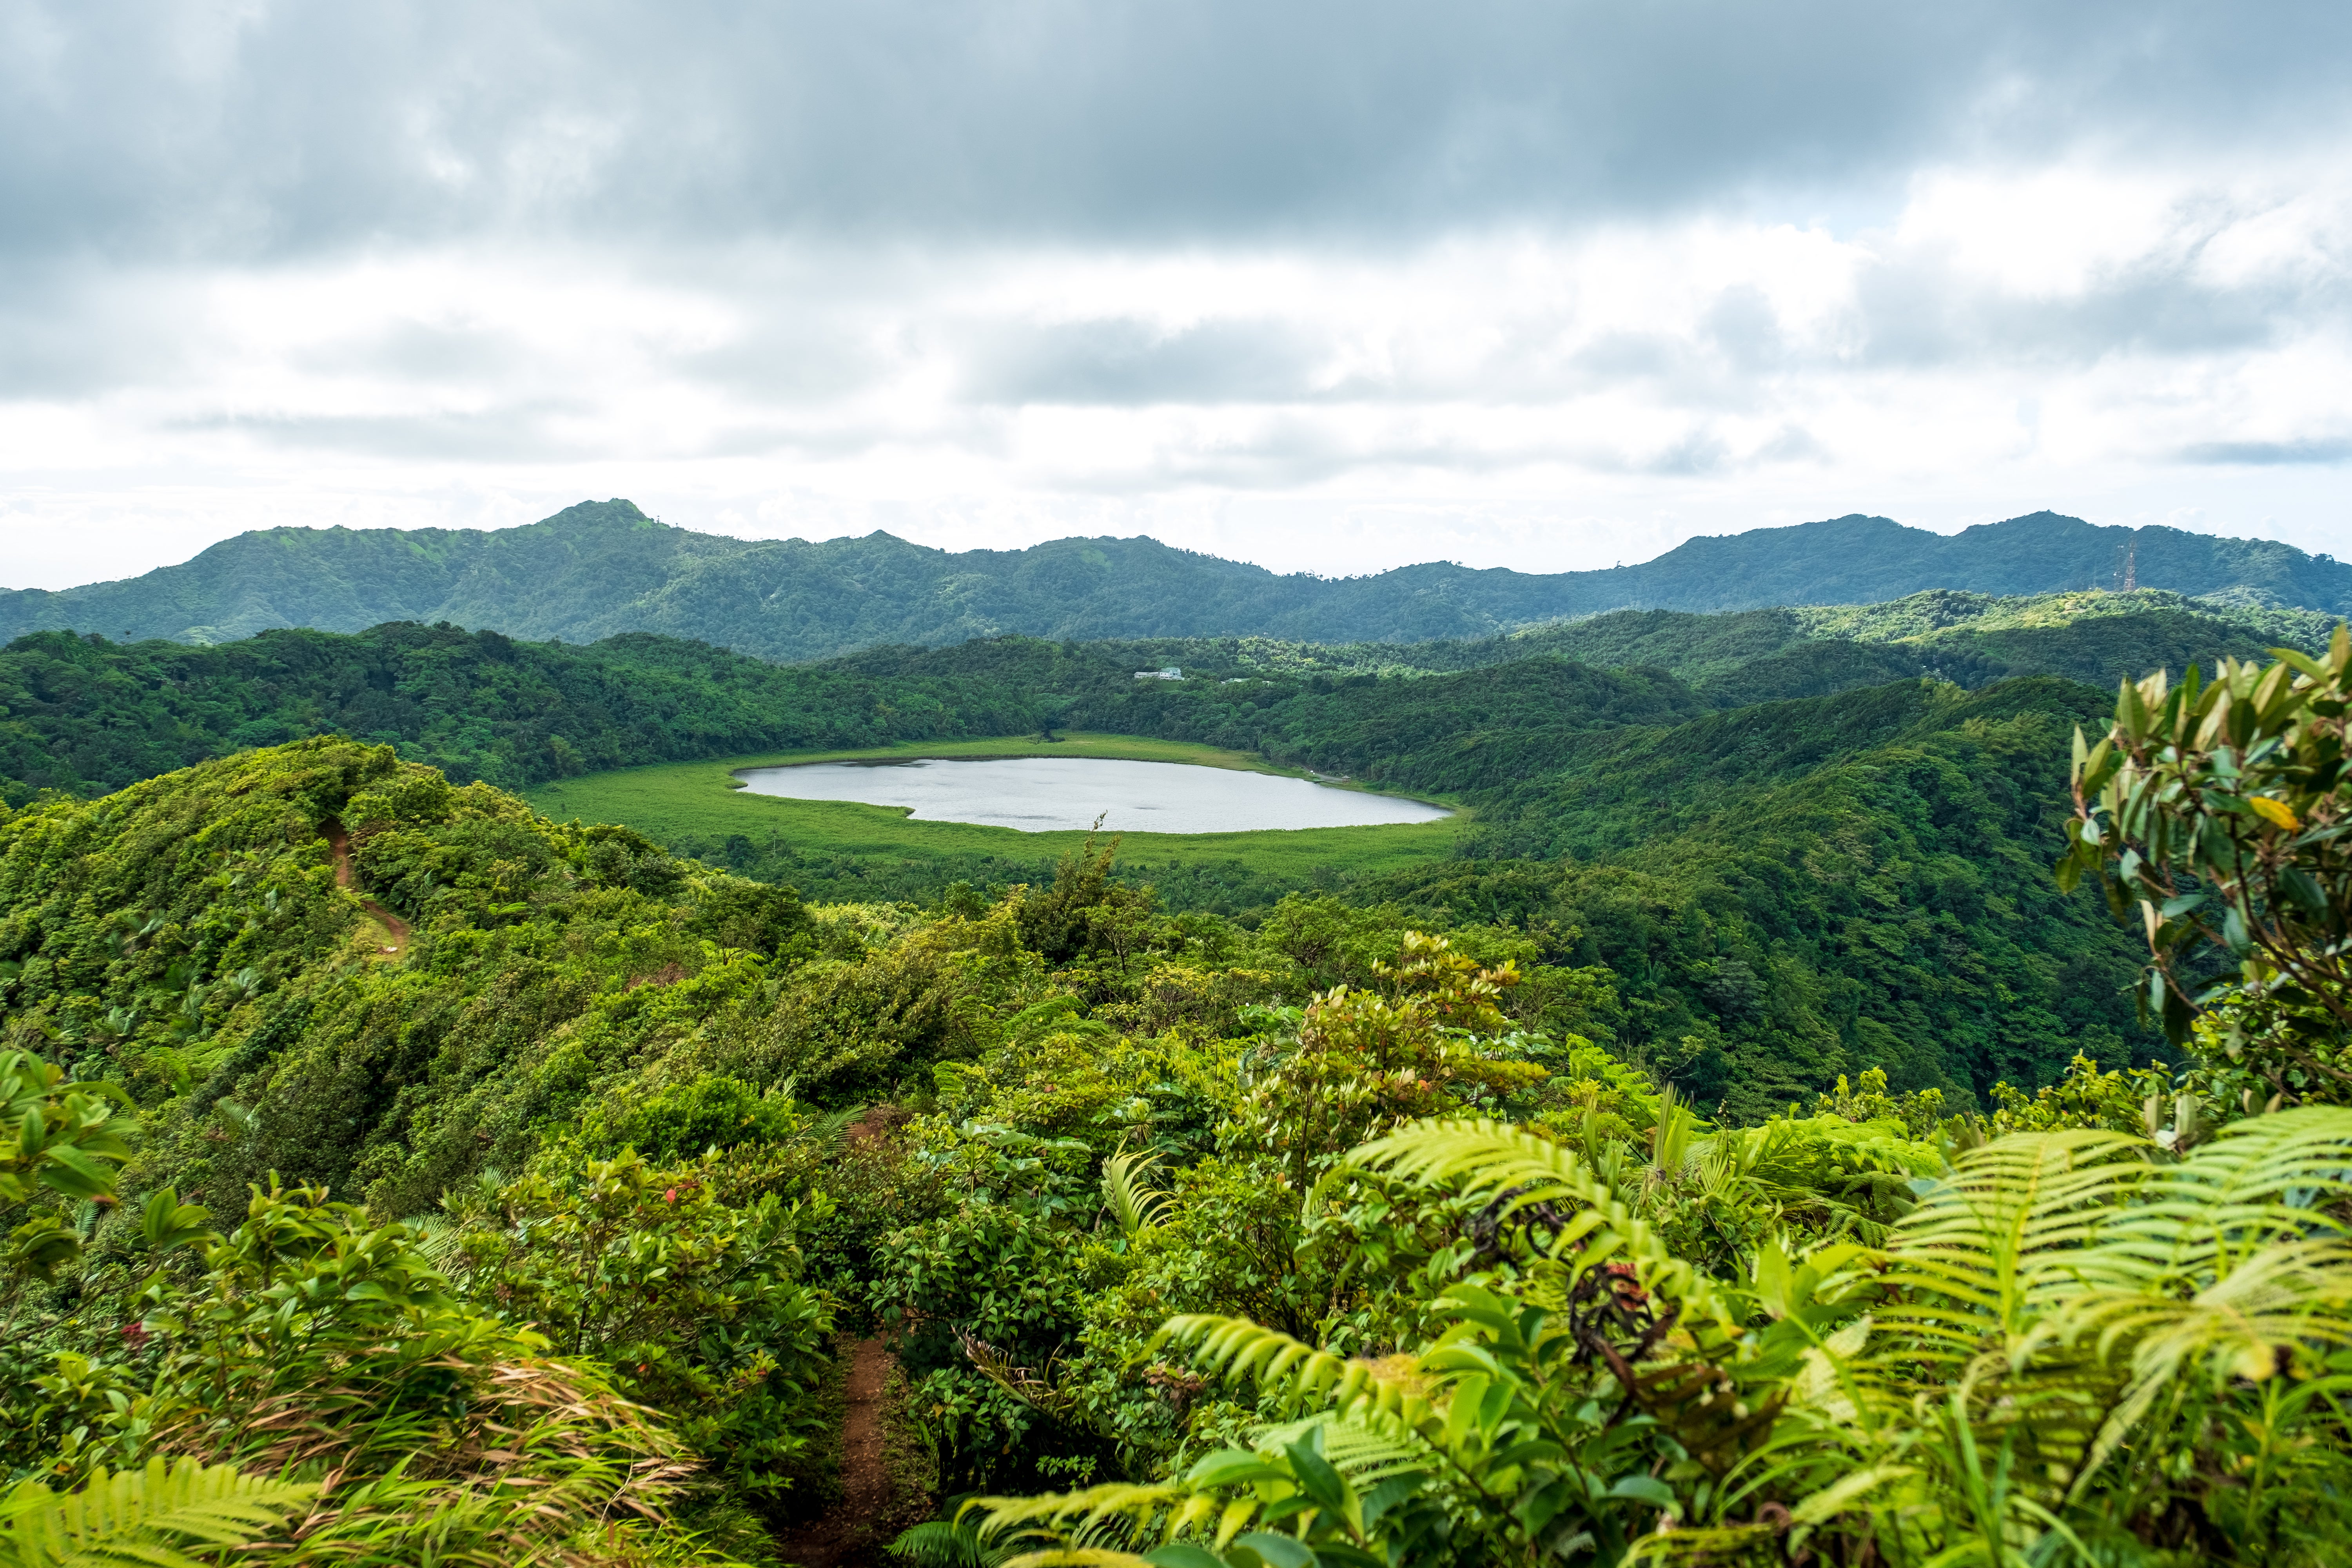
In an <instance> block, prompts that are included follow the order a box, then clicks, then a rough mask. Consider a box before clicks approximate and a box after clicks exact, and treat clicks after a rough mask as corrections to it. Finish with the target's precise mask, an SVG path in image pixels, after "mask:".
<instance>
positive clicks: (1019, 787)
mask: <svg viewBox="0 0 2352 1568" xmlns="http://www.w3.org/2000/svg"><path fill="white" fill-rule="evenodd" d="M735 776H736V777H737V778H739V779H741V780H742V781H743V787H744V788H746V789H748V790H750V791H751V793H752V794H754V795H785V796H788V797H790V798H791V799H793V800H856V801H864V802H865V803H866V804H867V805H903V806H911V807H913V808H914V815H915V816H916V817H918V818H919V819H920V820H922V821H925V822H978V823H985V824H987V825H988V826H992V827H1017V828H1020V829H1021V830H1022V831H1024V832H1025V833H1045V832H1048V831H1051V830H1053V829H1055V828H1072V827H1075V828H1086V827H1091V826H1094V821H1095V818H1096V817H1097V816H1101V817H1102V818H1103V827H1104V829H1105V830H1106V831H1114V832H1120V833H1240V832H1244V831H1248V830H1251V829H1256V828H1267V827H1365V826H1371V825H1373V824H1376V823H1384V822H1433V821H1435V820H1436V819H1437V818H1438V817H1441V816H1451V815H1452V813H1450V812H1448V811H1446V810H1444V808H1443V807H1441V806H1434V805H1423V804H1422V803H1421V802H1419V801H1417V800H1401V799H1399V798H1398V797H1397V796H1395V795H1363V794H1360V793H1359V792H1357V791H1355V790H1345V789H1332V788H1330V787H1329V786H1328V785H1326V784H1315V783H1312V782H1310V781H1308V780H1307V779H1283V778H1276V777H1274V776H1272V775H1271V774H1268V773H1237V772H1235V771H1234V770H1233V769H1230V768H1204V767H1194V766H1192V765H1189V764H1187V763H1129V762H1118V761H1114V760H1112V759H1109V758H1107V757H974V758H970V759H955V758H938V757H932V758H926V759H924V760H922V761H920V762H911V763H803V765H801V766H799V767H791V768H744V769H742V770H741V771H740V772H739V773H736V775H735Z"/></svg>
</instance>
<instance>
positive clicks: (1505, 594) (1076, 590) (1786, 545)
mask: <svg viewBox="0 0 2352 1568" xmlns="http://www.w3.org/2000/svg"><path fill="white" fill-rule="evenodd" d="M2126 540H2128V541H2129V542H2131V544H2132V547H2133V552H2134V554H2133V560H2134V572H2135V575H2136V579H2137V582H2138V583H2139V584H2141V585H2142V586H2146V587H2155V588H2168V589H2172V590H2175V591H2177V592H2179V593H2182V594H2189V595H2213V594H2228V595H2235V596H2237V597H2241V598H2243V599H2245V600H2246V601H2247V602H2249V603H2256V604H2264V605H2291V606H2302V607H2305V608H2310V609H2315V610H2320V611H2324V612H2326V613H2327V614H2331V615H2340V614H2344V613H2346V612H2347V610H2352V566H2347V565H2342V564H2339V563H2336V562H2333V561H2328V560H2326V559H2324V558H2319V557H2314V556H2311V555H2307V554H2305V553H2304V552H2302V551H2299V550H2295V549H2294V548H2292V547H2291V546H2287V545H2284V544H2279V543H2276V542H2271V541H2267V540H2231V539H2218V538H2214V537H2212V536H2210V535H2207V534H2198V533H2187V532H2183V531H2180V530H2178V529H2171V528H2142V529H2137V530H2133V529H2124V528H2101V527H2095V526H2094V525H2092V524H2091V523H2088V522H2085V521H2083V520H2082V519H2080V518H2074V517H2066V516H2063V515H2062V514H2060V513H2056V512H2051V511H2040V512H2032V513H2028V514H2026V515H2024V516H2021V517H2014V518H2009V519H2006V520H2004V521H2000V522H1996V523H1982V524H1979V525H1977V526H1974V527H1971V528H1967V529H1963V530H1962V531H1959V532H1958V533H1957V534H1950V535H1946V534H1939V533H1932V532H1929V531H1926V530H1924V529H1917V528H1911V527H1908V526H1906V525H1905V524H1903V523H1900V522H1897V521H1895V520H1893V519H1892V518H1886V517H1880V516H1876V515H1874V514H1870V513H1864V512H1850V513H1847V514H1846V515H1844V516H1843V517H1835V518H1825V519H1822V520H1819V521H1812V522H1804V523H1795V524H1790V525H1788V526H1784V527H1775V528H1761V529H1753V530H1750V531H1748V532H1745V533H1737V534H1724V535H1715V536H1710V537H1705V538H1698V539H1692V540H1687V541H1685V542H1683V543H1682V544H1680V545H1677V546H1676V547H1675V549H1673V550H1670V551H1668V552H1666V553H1664V555H1661V556H1659V557H1658V558H1656V559H1655V560H1653V561H1646V562H1642V563H1638V564H1635V565H1632V566H1622V567H1613V568H1611V569H1608V570H1605V571H1593V572H1561V573H1553V574H1535V573H1525V572H1515V571H1511V570H1509V569H1507V568H1502V567H1495V568H1488V569H1484V570H1477V571H1473V570H1469V569H1467V568H1463V567H1459V566H1454V565H1448V564H1445V563H1426V564H1423V565H1419V566H1407V567H1401V568H1398V569H1396V570H1394V571H1389V572H1381V573H1375V574H1370V575H1365V576H1358V577H1337V576H1335V577H1320V576H1314V575H1310V574H1304V573H1297V574H1287V575H1285V574H1276V573H1273V572H1269V571H1266V570H1265V568H1263V567H1258V566H1253V565H1248V564H1245V563H1239V562H1233V561H1225V560H1221V559H1219V558H1217V557H1215V556H1211V555H1202V554H1198V553H1195V552H1191V551H1186V550H1182V549H1179V548H1175V547H1171V546H1170V545H1167V544H1164V543H1161V542H1159V541H1157V540H1153V539H1150V538H1148V537H1144V536H1141V535H1139V536H1136V537H1134V538H1130V539H1118V538H1113V537H1108V536H1101V537H1095V538H1071V539H1059V540H1052V541H1048V542H1045V543H1043V544H1038V545H1034V546H1032V547H1030V548H1028V549H1026V550H972V551H962V552H952V551H946V550H940V549H936V548H933V547H930V546H927V545H918V544H914V543H912V542H908V541H907V540H904V539H900V538H898V536H897V535H895V534H891V533H888V532H886V531H881V530H877V531H874V532H872V533H869V534H867V535H866V536H865V537H864V538H862V539H830V540H821V541H818V542H814V543H810V542H805V541H800V540H789V541H783V540H744V539H738V538H734V537H731V536H725V535H718V534H705V533H695V532H692V531H688V530H686V529H682V528H674V527H671V526H669V525H668V524H666V523H664V522H662V521H659V520H658V519H656V518H651V517H648V516H646V513H645V512H644V511H643V510H640V509H639V508H638V507H637V505H636V504H635V502H634V501H629V500H621V499H619V498H614V499H613V500H603V501H582V502H581V503H579V504H578V505H576V506H570V507H566V508H564V509H563V510H562V511H559V512H557V513H555V514H554V515H553V516H551V517H549V518H546V519H544V520H542V521H540V522H538V523H534V524H531V525H530V526H527V527H523V528H515V529H507V530H503V531H496V532H482V531H470V530H457V529H416V530H400V529H362V530H351V529H319V530H305V529H273V530H269V531H265V532H255V533H247V534H241V535H238V536H237V537H236V538H235V539H231V540H226V541H224V542H221V543H219V544H216V545H214V546H213V547H211V548H210V549H208V550H206V551H205V552H203V553H202V554H200V555H198V556H197V557H196V558H195V559H194V560H193V561H190V562H187V563H184V564H183V565H179V566H171V567H165V568H163V569H162V570H160V571H156V572H151V573H149V574H146V575H145V576H143V577H137V578H132V579H129V580H127V581H124V582H120V583H103V584H91V585H89V586H88V587H83V588H69V589H67V590H64V591H63V592H59V593H38V592H33V591H26V592H18V593H8V592H5V591H0V637H16V636H17V635H20V634H22V633H24V632H28V631H34V630H37V629H43V628H71V629H76V630H82V631H95V632H102V633H104V634H105V635H106V636H108V637H115V638H131V637H173V638H178V639H180V640H183V641H191V642H214V641H219V640H223V639H225V638H229V637H245V636H248V635H250V634H252V633H254V632H256V631H260V630H263V629H266V628H268V627H273V626H316V627H319V628H320V629H323V630H330V631H357V630H361V629H363V628H365V627H367V626H375V625H378V624H380V623H382V622H385V621H408V620H413V621H442V620H446V621H454V622H456V623H457V624H458V625H460V626H470V627H488V628H491V629H495V630H498V631H500V632H504V633H506V634H507V635H509V636H511V637H527V638H541V639H543V638H551V637H560V638H562V639H563V640H565V641H567V642H593V641H594V640H596V639H598V638H600V637H612V636H615V635H618V634H621V633H625V632H636V631H645V632H659V633H665V634H667V635H670V636H675V637H693V638H698V639H700V640H702V641H706V642H711V643H719V644H723V645H725V646H728V647H734V648H737V649H739V650H741V651H743V652H747V653H756V654H759V655H761V656H763V657H765V658H779V659H805V658H826V657H830V656H832V655H835V654H839V653H844V652H846V651H849V650H851V649H854V648H857V647H867V646H871V645H873V644H877V643H918V644H927V645H939V644H944V643H953V642H961V641H963V640H965V639H967V638H971V637H992V636H997V635H1001V634H1004V633H1016V632H1017V633H1023V634H1027V635H1031V636H1037V637H1054V638H1070V639H1087V638H1097V637H1225V636H1253V635H1255V636H1268V637H1287V638H1295V639H1298V640H1302V641H1313V642H1416V641H1423V640H1428V639H1432V638H1441V637H1484V636H1489V635H1492V634H1494V633H1496V632H1503V631H1509V630H1514V629H1517V628H1520V627H1525V626H1536V625H1540V624H1543V623H1546V622H1550V621H1559V620H1567V619H1573V618H1576V617H1580V616H1591V615H1595V614H1599V613H1601V612H1602V611H1607V610H1616V609H1665V610H1681V611H1709V610H1741V609H1753V608H1759V607H1764V606H1770V605H1857V604H1873V603H1878V602H1881V601H1885V600H1890V599H1899V598H1903V597H1905V596H1906V595H1912V594H1917V593H1922V592H1926V591H1929V590H1934V589H1951V590H1958V591H1965V592H1969V593H1978V594H1995V595H2027V594H2040V593H2051V592H2057V591H2062V590H2074V589H2082V588H2091V587H2107V586H2112V585H2114V584H2115V583H2116V580H2117V579H2118V578H2119V575H2120V567H2121V564H2122V562H2121V558H2120V546H2121V544H2122V543H2123V542H2125V541H2126Z"/></svg>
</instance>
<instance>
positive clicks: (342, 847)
mask: <svg viewBox="0 0 2352 1568" xmlns="http://www.w3.org/2000/svg"><path fill="white" fill-rule="evenodd" d="M319 831H320V832H321V833H323V834H325V835H326V836H327V854H328V857H329V858H331V859H332V860H333V862H334V866H335V886H337V887H338V888H348V889H352V891H353V892H358V890H359V881H358V878H357V877H356V876H355V875H354V874H353V872H352V836H351V835H350V834H348V833H346V832H344V831H343V825H342V822H341V820H340V819H339V818H336V817H332V816H331V817H329V818H327V820H326V821H324V822H322V823H320V824H319ZM360 908H362V909H363V910H366V911H367V912H368V914H369V916H370V917H371V918H373V920H374V921H375V923H376V924H378V925H380V926H382V927H383V930H384V934H385V935H386V936H387V937H389V938H390V939H391V941H390V943H389V945H386V944H384V943H382V942H379V943H378V944H377V945H378V946H380V947H383V953H384V956H385V957H390V956H392V955H393V954H394V953H402V952H407V951H408V922H407V921H404V920H402V919H401V918H400V917H399V916H398V915H396V914H394V913H393V912H392V911H391V910H388V909H385V908H384V907H383V905H382V904H379V903H377V902H376V901H375V900H373V899H371V898H369V897H367V896H366V895H365V894H363V893H362V894H361V895H360Z"/></svg>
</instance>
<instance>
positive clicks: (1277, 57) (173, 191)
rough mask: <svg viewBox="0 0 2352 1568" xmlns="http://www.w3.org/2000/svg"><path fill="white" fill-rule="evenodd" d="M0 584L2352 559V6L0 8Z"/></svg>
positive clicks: (1287, 0) (1282, 0)
mask: <svg viewBox="0 0 2352 1568" xmlns="http://www.w3.org/2000/svg"><path fill="white" fill-rule="evenodd" d="M0 215H5V216H0V465H5V475H0V543H5V551H0V584H5V585H7V586H16V587H24V586H50V587H55V586H63V585H65V584H71V583H79V582H85V581H89V580H92V579H97V578H104V577H115V576H122V575H127V574H132V573H136V572H139V571H143V570H146V569H148V568H150V567H152V566H155V565H159V564H163V563H167V562H171V561H177V560H181V559H184V558H185V557H186V556H188V555H190V554H192V553H194V551H196V550H197V549H199V548H201V547H202V546H203V545H205V544H206V543H209V542H212V541H214V540H215V539H219V538H223V537H226V535H228V534H231V533H234V532H236V531H240V530H242V529H246V528H252V527H262V526H268V525H273V524H280V523H300V524H317V525H323V524H329V523H338V522H340V523H346V524H350V525H352V526H382V525H397V526H407V527H415V526H434V525H438V526H456V527H482V526H497V525H503V524H509V523H516V522H523V521H531V520H532V519H535V518H537V517H540V516H542V515H545V514H546V513H547V512H549V511H551V510H555V509H556V508H558V507H560V506H563V505H566V504H568V503H570V502H572V501H573V500H581V499H583V498H590V497H593V498H597V499H602V498H604V497H607V496H615V495H618V496H626V497H629V498H631V499H633V500H636V501H637V502H638V503H639V504H641V505H642V506H644V507H645V508H646V510H648V511H651V512H653V513H655V514H656V515H657V516H660V517H662V518H664V519H666V520H667V521H671V522H675V523H679V524H682V525H685V526H688V527H695V528H703V529H710V530H715V531H726V532H734V533H741V534H751V535H773V536H782V535H789V534H798V535H801V536H803V537H806V538H824V537H829V536H833V535H836V534H841V533H863V532H866V531H870V530H872V529H874V528H877V527H878V528H887V529H888V530H890V531H893V532H896V533H898V534H901V535H903V536H905V537H908V538H910V539H914V540H917V541H919V542H924V543H929V544H938V545H941V546H945V547H949V548H956V549H964V548H971V547H973V546H980V545H986V546H992V547H1010V546H1017V545H1022V544H1027V543H1032V542H1036V541H1037V540H1040V539H1047V538H1054V537H1058V536H1061V535H1065V534H1070V533H1118V534H1131V533H1139V532H1146V533H1150V534H1152V535H1154V536H1156V537H1158V538H1160V539H1163V540H1166V541H1168V542H1171V543H1176V544H1181V545H1184V546H1187V547H1190V548H1193V549H1199V550H1204V551H1208V552H1213V553H1217V554H1223V555H1228V556H1234V557H1237V558H1241V559H1246V560H1253V561H1258V562H1262V563H1265V564H1268V565H1271V566H1276V567H1278V568H1282V569H1285V570H1312V571H1318V572H1322V573H1325V574H1348V573H1356V572H1364V571H1371V570H1377V569H1380V568H1382V567H1387V566H1391V565H1396V564H1401V563H1406V562H1411V561H1419V560H1429V559H1439V558H1443V559H1453V560H1459V561H1463V562H1466V563H1471V564H1474V565H1515V566H1519V567H1522V568H1524V569H1529V570H1546V571H1556V570H1561V569H1567V568H1572V567H1583V566H1593V565H1603V566H1605V565H1609V564H1611V563H1613V562H1616V561H1620V560H1624V561H1633V560H1639V559H1644V558H1647V557H1648V556H1651V555H1654V554H1655V553H1657V552H1659V551H1660V550H1663V549H1664V548H1667V547H1668V546H1670V545H1672V544H1674V543H1675V542H1678V541H1679V540H1681V539H1683V538H1685V537H1688V536H1689V535H1691V534H1693V533H1721V532H1729V531H1737V530H1740V529H1745V528H1751V527H1757V526H1761V525H1766V524H1771V523H1785V522H1794V521H1803V520H1806V519H1810V518H1816V517H1827V516H1835V515H1838V514H1841V513H1844V512H1850V511H1870V512H1879V513H1884V514H1885V515H1888V516H1893V517H1895V518H1898V519H1901V520H1902V521H1907V522H1913V523H1917V524H1920V525H1923V526H1927V527H1933V528H1937V529H1944V530H1950V529H1955V528H1958V527H1961V526H1964V525H1966V524H1968V523H1970V522H1979V521H1992V520H1995V519H1998V518H2002V517H2007V516H2011V515H2014V514H2017V513H2021V512H2026V511H2032V510H2038V509H2041V508H2044V507H2047V508H2051V509H2053V510H2060V511H2066V512H2072V513H2074V514H2077V515H2080V516H2084V517H2088V518H2090V519H2092V520H2093V521H2100V522H2133V523H2147V522H2170V523H2175V524H2177V525H2179V526H2184V527H2190V528H2196V529H2200V530H2205V531H2215V532H2223V533H2234V534H2259V535H2264V536H2269V537H2276V538H2284V539H2287V540H2290V541H2292V542H2295V543H2298V544H2302V545H2304V546H2305V547H2306V548H2309V549H2315V550H2330V551H2335V552H2339V553H2346V554H2352V518H2347V499H2352V331H2347V329H2352V5H2345V4H2343V3H2342V0H2333V3H2327V4H2316V3H2315V4H2309V5H2298V4H2275V3H2273V4H2241V5H2228V6H2224V5H2213V4H2210V3H2207V4H2200V5H2167V4H2161V3H2152V0H2130V3H2128V4H2102V3H2098V0H2067V3H2066V4H2063V5H2053V4H2052V3H2051V0H2031V3H2028V0H2019V3H2016V4H1969V3H1966V0H1958V3H1946V4H1938V5H1888V4H1886V3H1885V0H1868V3H1859V0H1857V3H1852V4H1837V3H1831V4H1803V3H1796V4H1781V5H1759V4H1755V3H1753V0H1749V3H1746V4H1716V5H1708V4H1686V3H1675V0H1633V3H1628V0H1608V3H1606V4H1594V3H1587V0H1546V3H1541V4H1521V3H1517V0H1494V3H1484V4H1482V3H1477V0H1448V3H1446V4H1443V5H1440V4H1421V5H1404V4H1394V3H1391V0H1347V3H1345V4H1339V3H1337V0H1330V3H1326V0H1084V3H1081V0H1036V3H1026V4H1024V3H998V0H954V3H950V0H854V3H852V0H838V3H835V4H831V5H817V4H813V3H808V0H740V3H737V4H701V3H696V0H667V3H666V4H662V5H653V4H650V3H636V4H613V3H605V4H598V3H596V0H567V3H566V4H562V5H552V4H538V3H534V0H498V3H497V4H492V5H485V4H482V3H481V0H467V3H463V4H460V3H457V0H449V3H433V0H427V3H411V4H398V3H396V0H395V3H390V4H381V5H348V4H330V3H328V0H311V3H308V4H278V3H274V0H185V3H182V4H173V5H163V4H151V5H140V4H119V3H115V0H0Z"/></svg>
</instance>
